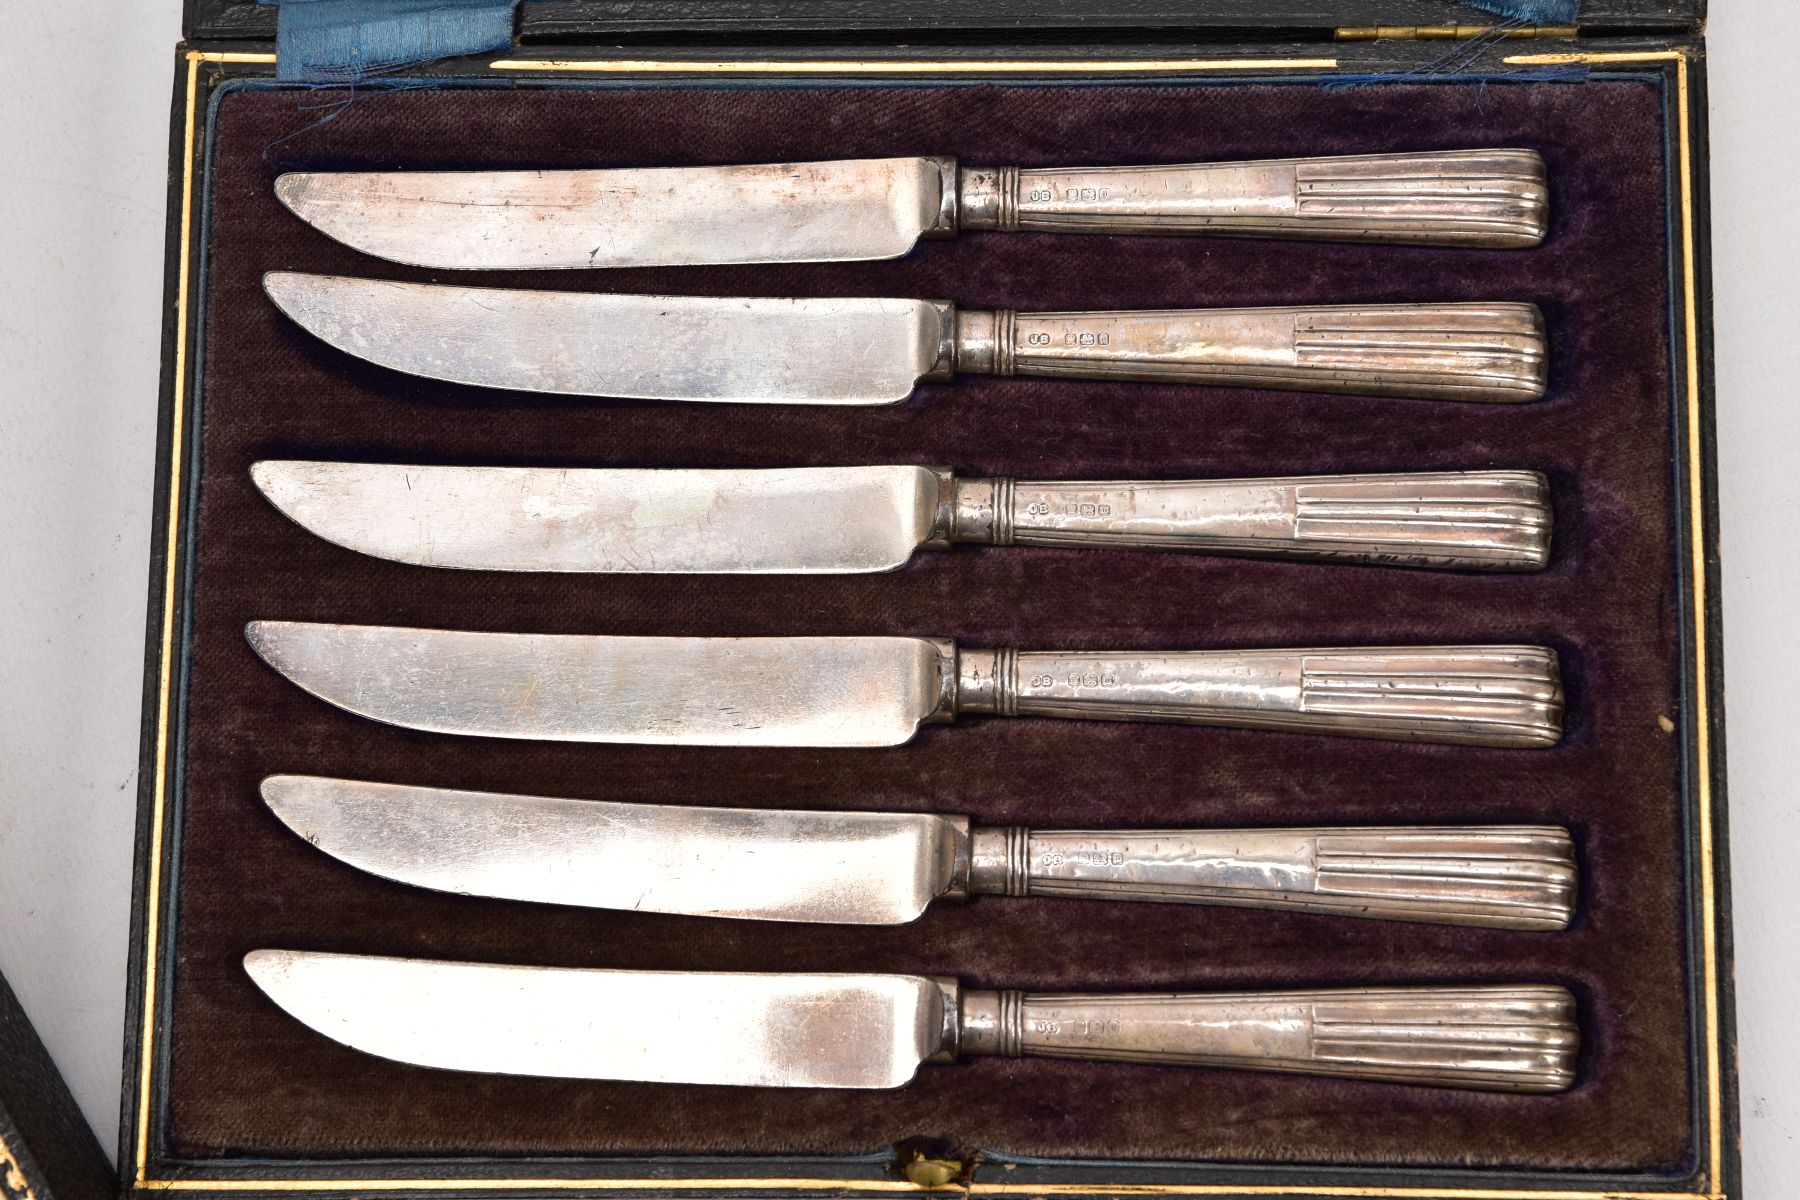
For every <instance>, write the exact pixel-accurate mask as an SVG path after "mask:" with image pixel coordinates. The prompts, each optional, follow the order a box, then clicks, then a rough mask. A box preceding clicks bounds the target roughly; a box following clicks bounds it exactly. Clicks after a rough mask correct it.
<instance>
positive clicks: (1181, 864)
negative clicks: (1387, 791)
mask: <svg viewBox="0 0 1800 1200" xmlns="http://www.w3.org/2000/svg"><path fill="white" fill-rule="evenodd" d="M969 838H970V840H969V874H968V885H967V890H968V891H969V892H970V893H971V894H989V895H1007V896H1079V897H1086V898H1089V899H1096V900H1148V901H1160V902H1162V903H1170V904H1222V905H1229V906H1232V907H1237V908H1270V909H1297V910H1300V911H1303V912H1316V913H1330V914H1335V915H1338V916H1349V917H1372V918H1375V919H1379V920H1389V921H1422V922H1427V923H1430V924H1434V925H1481V926H1489V927H1493V928H1499V929H1533V930H1555V929H1562V928H1564V927H1565V926H1567V925H1568V923H1569V920H1570V918H1571V917H1572V916H1573V915H1574V911H1575V893H1576V877H1577V873H1576V866H1575V845H1574V842H1573V841H1572V840H1571V839H1570V837H1569V834H1568V831H1567V830H1564V829H1559V828H1556V827H1554V826H1537V825H1517V826H1506V825H1496V826H1485V827H1479V826H1478V827H1467V828H1464V827H1418V826H1412V827H1404V826H1403V827H1395V828H1383V829H1361V828H1339V829H1151V830H1134V831H1131V832H1117V831H1107V830H1088V829H1071V830H1055V831H1050V830H1042V829H1018V828H1010V829H1004V828H993V829H988V828H979V827H978V828H976V829H974V830H973V831H972V832H971V833H970V835H969Z"/></svg>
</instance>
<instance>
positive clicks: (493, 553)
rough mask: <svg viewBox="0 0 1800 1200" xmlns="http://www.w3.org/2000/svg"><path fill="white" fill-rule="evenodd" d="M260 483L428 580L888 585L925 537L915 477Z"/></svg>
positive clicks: (356, 471) (340, 477) (927, 496)
mask: <svg viewBox="0 0 1800 1200" xmlns="http://www.w3.org/2000/svg"><path fill="white" fill-rule="evenodd" d="M251 474H252V476H253V477H254V478H255V480H256V484H257V486H258V487H259V488H261V489H262V491H263V494H264V495H266V496H267V497H268V498H269V499H270V500H271V501H272V502H273V503H274V504H275V506H276V507H277V508H279V509H281V511H282V512H284V513H286V514H287V515H288V516H289V517H291V518H292V519H293V520H295V521H296V522H298V523H299V524H301V525H303V526H305V527H306V528H307V529H310V530H311V531H312V532H314V533H316V534H318V535H319V536H320V537H322V538H325V539H326V540H328V541H332V542H336V543H337V544H338V545H340V546H346V547H348V548H350V549H352V550H359V551H361V552H362V553H364V554H373V555H375V556H377V557H379V558H391V559H396V560H398V561H400V562H407V563H417V564H419V565H422V566H431V567H463V568H470V569H476V570H488V571H592V572H613V573H625V574H635V573H649V572H691V573H713V574H764V573H773V572H782V573H795V574H817V573H843V572H858V571H886V570H892V569H893V568H895V567H898V566H900V565H901V564H903V563H905V562H906V560H907V559H908V558H910V557H911V556H912V553H913V551H914V549H916V548H917V547H918V545H919V543H920V542H922V541H924V540H925V539H926V538H927V537H928V536H929V534H930V530H931V526H932V521H933V518H934V516H935V512H936V507H937V477H936V476H935V475H934V474H933V473H932V472H930V471H927V470H924V469H923V468H920V467H812V468H802V469H799V470H779V471H758V470H748V471H729V470H725V471H721V470H704V471H702V470H560V469H556V468H543V467H522V468H515V467H414V466H390V465H386V464H377V463H334V462H302V461H267V462H259V463H257V464H256V465H255V466H254V467H252V468H251Z"/></svg>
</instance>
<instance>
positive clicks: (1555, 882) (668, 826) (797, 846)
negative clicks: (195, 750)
mask: <svg viewBox="0 0 1800 1200" xmlns="http://www.w3.org/2000/svg"><path fill="white" fill-rule="evenodd" d="M262 797H263V801H264V803H266V804H267V805H268V806H269V808H270V810H271V811H273V812H274V814H275V815H276V816H277V817H279V818H280V819H281V820H282V822H283V823H284V824H285V825H287V827H288V828H289V829H292V830H293V831H294V832H295V833H297V834H299V835H300V836H301V837H302V838H304V839H306V841H307V842H308V843H310V844H311V845H313V846H315V847H317V848H318V849H320V850H323V851H324V852H325V853H327V854H329V855H331V856H333V857H334V858H337V859H340V860H341V861H343V862H346V863H349V864H350V865H351V866H354V867H357V868H359V869H361V870H364V871H368V872H370V873H372V874H375V875H379V876H382V877H383V878H386V879H393V880H397V881H399V882H401V883H408V884H413V885H416V886H419V887H426V888H432V889H434V890H436V891H441V892H454V893H457V894H459V895H470V896H494V897H499V898H501V899H507V900H524V901H530V902H533V903H540V904H569V905H579V906H583V907H588V908H616V909H626V910H629V911H632V912H658V913H676V914H682V915H688V916H705V917H735V918H743V919H751V920H764V921H802V922H814V923H828V924H849V925H900V924H905V923H906V922H908V921H912V920H914V919H916V918H917V917H918V916H919V915H920V914H921V913H923V912H924V911H925V908H926V906H927V905H929V904H930V903H931V902H932V901H933V900H937V899H953V900H960V899H963V898H966V897H968V896H975V895H994V896H1039V895H1043V896H1065V897H1090V898H1094V899H1105V900H1144V901H1160V902H1165V903H1177V904H1215V905H1227V906H1234V907H1247V908H1269V909H1290V910H1296V911H1301V912H1317V913H1329V914H1336V915H1340V916H1350V917H1370V918H1375V919H1383V920H1395V921H1422V922H1427V923H1432V924H1447V925H1479V926H1491V927H1496V928H1502V929H1538V930H1554V929H1561V928H1563V927H1564V926H1566V925H1567V924H1568V923H1569V920H1570V918H1571V917H1572V916H1573V914H1574V905H1575V888H1576V869H1575V848H1574V844H1573V843H1572V841H1571V840H1570V838H1569V834H1568V831H1567V830H1564V829H1560V828H1556V827H1554V826H1531V825H1500V826H1439V827H1420V826H1411V827H1404V826H1403V827H1394V828H1360V827H1337V828H1323V829H1161V830H1155V829H1152V830H1134V831H1108V830H1042V829H1019V828H986V827H980V826H971V825H970V823H969V819H968V818H967V817H959V816H941V815H936V814H931V813H882V812H800V811H787V810H778V809H742V808H711V807H703V806H698V805H692V806H690V805H680V806H671V805H658V804H626V803H621V802H618V801H611V800H564V799H557V798H553V797H548V796H515V795H503V794H497V793H492V792H465V791H452V790H447V789H442V788H422V787H404V786H399V785H396V784H386V783H369V782H364V781H360V780H353V779H327V778H320V777H318V776H309V775H271V776H269V777H268V778H267V779H264V780H263V782H262Z"/></svg>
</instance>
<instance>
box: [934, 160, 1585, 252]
mask: <svg viewBox="0 0 1800 1200" xmlns="http://www.w3.org/2000/svg"><path fill="white" fill-rule="evenodd" d="M957 212H958V219H959V223H960V225H961V226H962V228H964V229H1035V230H1045V231H1049V232H1053V233H1156V234H1191V233H1221V234H1231V235H1235V236H1239V237H1271V238H1296V239H1309V240H1321V241H1334V242H1410V243H1413V244H1415V245H1432V246H1476V247H1485V248H1489V249H1523V248H1527V247H1531V246H1535V245H1537V244H1538V243H1539V242H1541V241H1543V239H1544V228H1545V224H1546V221H1547V218H1548V214H1549V187H1548V185H1547V184H1546V181H1545V177H1544V160H1543V159H1542V158H1540V157H1539V156H1538V154H1537V152H1536V151H1535V150H1452V151H1445V152H1438V153H1427V154H1365V155H1356V156H1348V157H1342V158H1285V159H1265V160H1262V161H1257V162H1229V163H1194V164H1183V165H1178V166H1151V167H1072V168H1048V169H1040V168H1035V167H1001V168H999V169H996V170H982V169H974V168H964V169H963V170H962V171H961V173H960V178H959V179H958V183H957Z"/></svg>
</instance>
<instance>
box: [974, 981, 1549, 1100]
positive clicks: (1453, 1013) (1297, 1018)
mask: <svg viewBox="0 0 1800 1200" xmlns="http://www.w3.org/2000/svg"><path fill="white" fill-rule="evenodd" d="M959 1013H960V1020H959V1021H958V1034H959V1040H960V1046H959V1050H960V1052H961V1053H963V1054H970V1055H974V1054H997V1055H1004V1056H1007V1057H1018V1056H1030V1057H1038V1058H1073V1059H1089V1060H1099V1061H1107V1062H1127V1063H1146V1064H1158V1065H1175V1066H1205V1067H1234V1068H1238V1069H1241V1070H1252V1071H1281V1072H1288V1073H1292V1074H1299V1075H1331V1076H1338V1077H1340V1078H1347V1079H1368V1080H1384V1081H1387V1082H1392V1083H1411V1084H1420V1085H1424V1086H1427V1087H1449V1088H1472V1089H1476V1090H1481V1091H1499V1092H1560V1091H1564V1090H1566V1089H1567V1088H1568V1087H1569V1086H1570V1085H1571V1084H1572V1083H1573V1082H1574V1081H1575V1055H1576V1051H1577V1050H1578V1048H1579V1044H1580V1034H1579V1030H1578V1027H1577V1023H1576V1016H1575V1000H1574V997H1573V996H1571V995H1570V994H1569V993H1568V991H1567V990H1566V989H1564V988H1560V987H1555V986H1550V985H1519V986H1484V987H1411V988H1345V989H1334V990H1331V991H1306V992H1300V991H1295V992H1243V993H1224V994H1212V995H1208V994H1197V995H1196V994H1186V995H1184V994H1180V993H1177V994H1173V995H1170V994H1162V995H1129V994H1127V995H1117V996H1091V995H1063V994H1056V995H1031V994H1025V993H1020V992H1010V991H1006V992H986V991H969V990H965V991H963V992H962V993H961V996H960V998H959Z"/></svg>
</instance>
